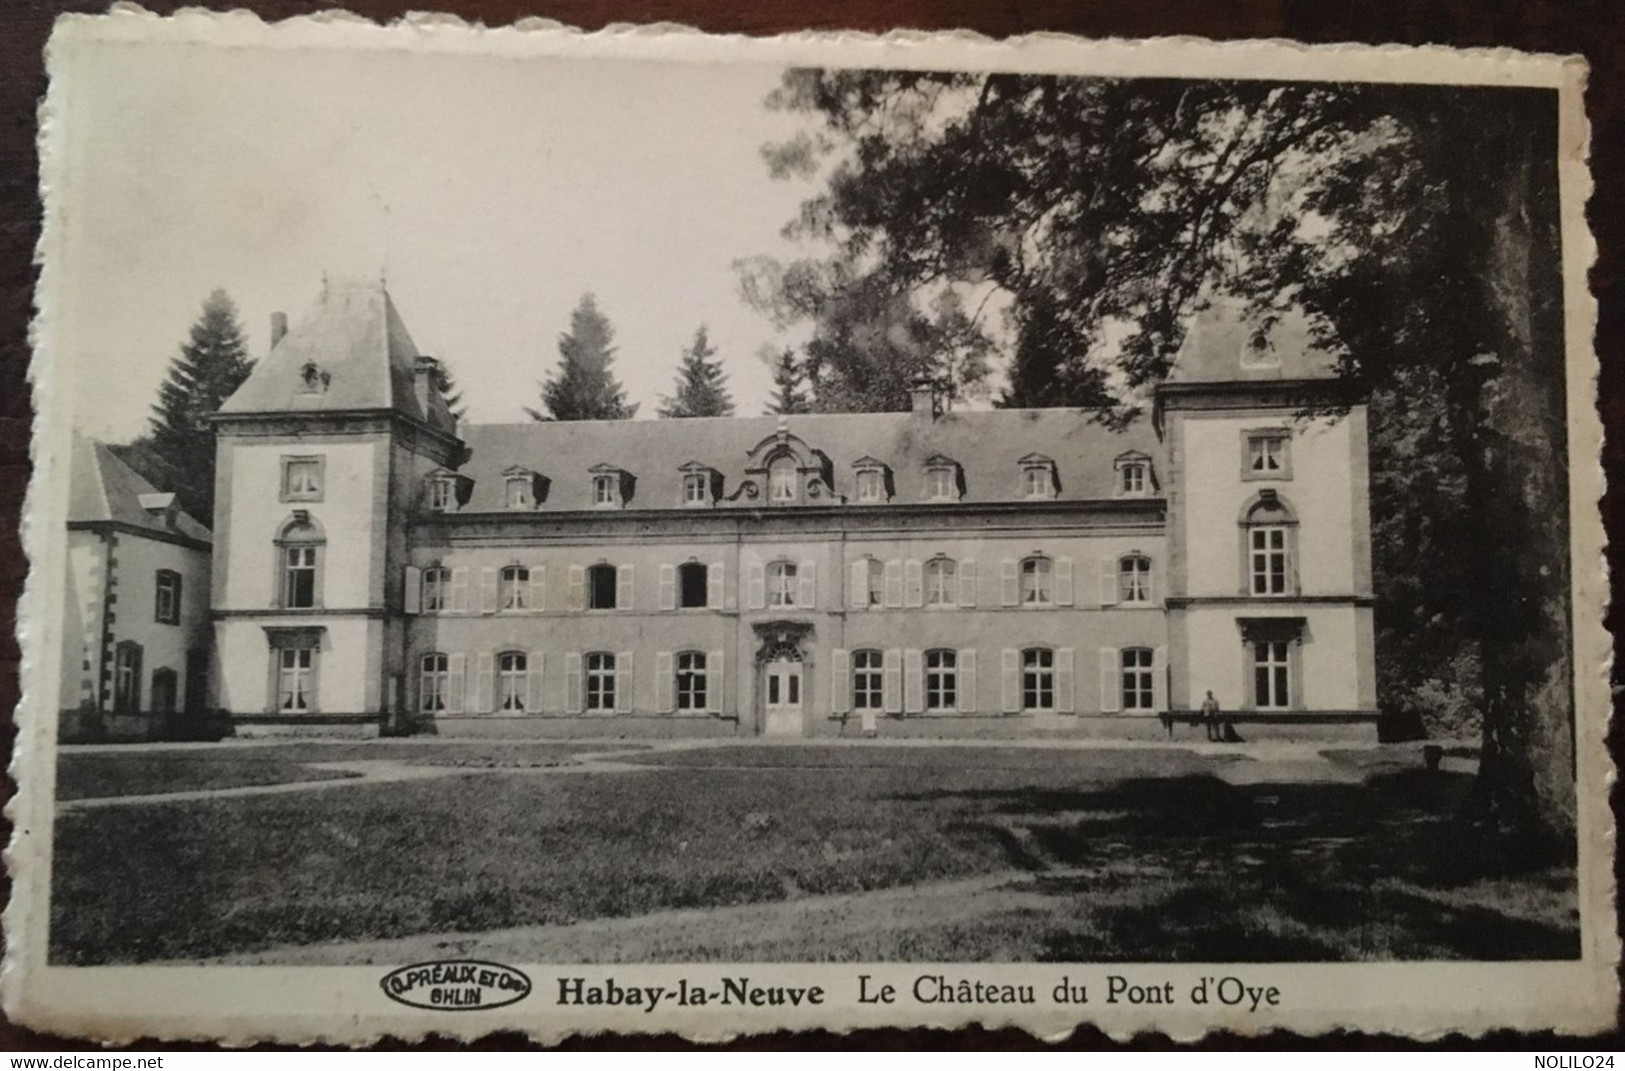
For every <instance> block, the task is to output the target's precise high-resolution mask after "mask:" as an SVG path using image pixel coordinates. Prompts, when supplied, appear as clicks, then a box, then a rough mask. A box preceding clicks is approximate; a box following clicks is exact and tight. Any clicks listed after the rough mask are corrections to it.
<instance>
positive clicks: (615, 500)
mask: <svg viewBox="0 0 1625 1071" xmlns="http://www.w3.org/2000/svg"><path fill="white" fill-rule="evenodd" d="M619 482H620V481H618V480H617V479H616V478H615V476H614V474H613V473H600V474H599V475H597V476H594V477H593V478H592V504H593V505H595V506H614V505H618V504H619V503H620V499H621V496H620V492H619V488H617V487H616V486H615V485H616V484H617V483H619Z"/></svg>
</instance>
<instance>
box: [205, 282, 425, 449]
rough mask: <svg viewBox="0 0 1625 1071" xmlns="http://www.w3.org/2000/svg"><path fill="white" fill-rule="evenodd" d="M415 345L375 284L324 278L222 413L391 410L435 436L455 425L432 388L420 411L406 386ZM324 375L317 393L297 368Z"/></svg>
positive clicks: (414, 395) (409, 381) (410, 386)
mask: <svg viewBox="0 0 1625 1071" xmlns="http://www.w3.org/2000/svg"><path fill="white" fill-rule="evenodd" d="M418 357H419V353H418V348H417V345H416V344H415V343H414V342H413V341H412V336H411V335H409V334H408V333H407V331H406V325H405V324H404V323H402V322H401V317H400V313H398V312H396V311H395V303H394V302H393V301H391V300H390V297H389V292H388V291H387V290H386V289H385V288H384V284H383V281H382V280H379V279H359V280H344V279H331V280H324V281H323V284H322V292H321V295H320V297H318V298H317V300H316V304H315V306H314V307H313V308H312V309H311V310H310V312H309V313H307V314H306V316H305V318H304V319H303V320H302V321H300V322H299V323H298V324H297V325H296V326H294V327H293V328H292V329H291V330H289V331H288V333H287V334H286V335H284V336H283V337H282V339H281V340H280V341H278V342H277V343H276V345H274V346H273V347H272V348H271V352H270V353H269V354H267V355H266V356H265V357H262V358H261V359H260V360H259V361H257V362H256V363H255V365H254V371H253V372H252V373H250V375H249V377H248V379H247V380H246V381H245V382H244V383H243V385H242V386H241V387H238V388H237V391H236V392H235V393H234V394H232V396H231V397H230V398H228V399H226V403H225V404H224V405H222V406H221V407H220V412H221V413H223V414H237V413H256V414H257V413H322V412H344V411H354V410H393V411H394V412H396V413H399V414H401V415H402V416H406V417H410V418H411V419H413V420H417V421H419V422H422V423H424V424H428V425H430V426H431V427H435V428H438V429H440V430H442V431H447V432H449V431H452V430H453V429H454V428H455V426H456V420H455V419H454V418H453V417H452V415H451V412H450V410H449V409H447V407H446V402H445V399H444V398H443V397H442V396H441V394H440V392H439V391H438V390H434V391H430V392H428V406H427V410H425V407H424V405H423V404H422V403H420V402H419V400H418V396H417V391H416V389H415V386H414V383H413V374H414V366H415V362H416V360H417V358H418ZM308 365H314V366H315V369H316V371H317V374H318V375H321V374H323V373H325V381H324V383H323V385H322V388H321V389H320V390H315V391H313V390H309V389H307V387H306V385H305V380H304V375H303V372H304V369H305V368H306V367H307V366H308Z"/></svg>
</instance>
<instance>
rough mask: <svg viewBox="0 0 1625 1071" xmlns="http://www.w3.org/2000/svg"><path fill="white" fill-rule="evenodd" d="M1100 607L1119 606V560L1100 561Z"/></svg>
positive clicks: (1103, 559) (1110, 558)
mask: <svg viewBox="0 0 1625 1071" xmlns="http://www.w3.org/2000/svg"><path fill="white" fill-rule="evenodd" d="M1100 605H1102V606H1116V605H1117V559H1116V558H1113V557H1105V558H1102V559H1100Z"/></svg>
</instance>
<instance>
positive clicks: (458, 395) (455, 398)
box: [438, 360, 468, 425]
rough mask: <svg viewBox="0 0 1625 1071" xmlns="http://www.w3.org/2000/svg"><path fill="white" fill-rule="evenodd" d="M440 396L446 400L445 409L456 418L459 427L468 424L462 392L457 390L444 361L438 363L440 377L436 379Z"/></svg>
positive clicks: (455, 381) (454, 380)
mask: <svg viewBox="0 0 1625 1071" xmlns="http://www.w3.org/2000/svg"><path fill="white" fill-rule="evenodd" d="M438 379H439V383H438V386H439V387H440V393H441V395H442V396H443V397H444V398H445V399H446V408H447V409H450V410H451V415H452V416H454V417H456V418H457V423H458V424H459V425H462V424H465V423H467V422H468V406H466V405H464V404H463V392H462V391H460V390H458V389H457V380H456V378H455V377H454V376H453V375H452V372H451V365H449V364H447V363H446V362H445V361H444V360H441V362H440V375H439V377H438Z"/></svg>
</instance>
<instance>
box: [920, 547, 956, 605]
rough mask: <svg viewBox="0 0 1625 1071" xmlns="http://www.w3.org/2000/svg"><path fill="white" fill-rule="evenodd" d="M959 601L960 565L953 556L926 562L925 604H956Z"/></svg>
mask: <svg viewBox="0 0 1625 1071" xmlns="http://www.w3.org/2000/svg"><path fill="white" fill-rule="evenodd" d="M958 602H959V565H958V563H957V562H955V561H954V560H953V559H952V558H932V559H931V560H930V561H928V562H926V563H925V604H926V605H927V606H954V605H957V604H958Z"/></svg>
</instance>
